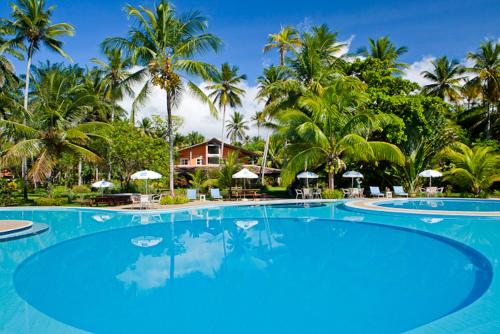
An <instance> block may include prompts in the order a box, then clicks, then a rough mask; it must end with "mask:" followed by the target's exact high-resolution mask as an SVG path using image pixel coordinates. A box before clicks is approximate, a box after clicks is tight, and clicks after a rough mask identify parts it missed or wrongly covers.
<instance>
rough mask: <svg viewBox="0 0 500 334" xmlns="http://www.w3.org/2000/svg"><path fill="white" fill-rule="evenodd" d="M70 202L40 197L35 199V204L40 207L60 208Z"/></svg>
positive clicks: (63, 199)
mask: <svg viewBox="0 0 500 334" xmlns="http://www.w3.org/2000/svg"><path fill="white" fill-rule="evenodd" d="M67 202H68V200H67V199H66V198H50V197H40V198H35V204H36V205H38V206H60V205H64V204H66V203H67Z"/></svg>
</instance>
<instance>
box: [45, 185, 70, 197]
mask: <svg viewBox="0 0 500 334" xmlns="http://www.w3.org/2000/svg"><path fill="white" fill-rule="evenodd" d="M49 195H50V197H52V198H63V197H69V196H70V194H69V190H68V188H66V187H65V186H55V187H53V188H52V189H50V193H49Z"/></svg>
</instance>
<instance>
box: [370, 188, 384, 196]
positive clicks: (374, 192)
mask: <svg viewBox="0 0 500 334" xmlns="http://www.w3.org/2000/svg"><path fill="white" fill-rule="evenodd" d="M370 196H371V197H384V196H385V195H384V193H382V192H380V189H379V187H370Z"/></svg>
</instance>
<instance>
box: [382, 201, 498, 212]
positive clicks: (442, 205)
mask: <svg viewBox="0 0 500 334" xmlns="http://www.w3.org/2000/svg"><path fill="white" fill-rule="evenodd" d="M377 205H378V206H382V207H386V208H399V209H412V210H441V211H475V212H481V211H483V212H485V211H488V212H492V211H497V212H500V200H475V199H443V198H425V199H407V200H406V199H403V200H397V201H387V202H381V203H377Z"/></svg>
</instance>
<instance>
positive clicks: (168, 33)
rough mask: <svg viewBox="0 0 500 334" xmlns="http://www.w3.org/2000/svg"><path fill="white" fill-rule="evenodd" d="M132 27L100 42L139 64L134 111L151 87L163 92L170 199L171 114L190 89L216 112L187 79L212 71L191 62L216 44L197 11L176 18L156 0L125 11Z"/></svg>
mask: <svg viewBox="0 0 500 334" xmlns="http://www.w3.org/2000/svg"><path fill="white" fill-rule="evenodd" d="M125 10H126V11H127V13H128V15H129V17H131V18H133V19H134V24H133V26H132V28H131V29H130V30H129V33H128V37H127V38H122V37H113V38H108V39H106V40H105V41H104V43H103V46H104V47H105V48H120V49H124V50H127V51H128V52H129V53H130V54H131V57H132V61H133V62H134V63H136V64H139V65H141V66H143V68H142V69H140V70H139V71H137V74H136V75H137V76H138V77H140V78H142V79H143V80H145V84H144V86H143V87H142V89H141V90H140V92H139V93H138V94H137V96H136V98H135V101H134V104H133V107H132V108H133V110H136V109H137V108H139V107H140V106H141V105H142V104H143V103H144V102H145V101H146V100H147V98H148V97H149V96H150V94H151V90H152V88H153V86H156V87H159V88H160V89H162V90H163V91H164V92H165V102H166V113H167V123H168V129H167V130H168V133H167V138H168V143H169V150H170V154H169V185H170V192H171V195H172V196H173V195H175V191H174V131H173V117H172V112H173V110H174V108H175V107H176V106H177V105H178V104H179V101H180V99H181V97H182V95H183V93H184V92H185V91H186V88H187V90H189V91H190V92H191V93H192V94H193V95H194V96H196V97H197V98H199V99H200V100H201V101H203V102H204V103H206V104H207V105H208V106H209V108H210V110H211V112H212V113H214V114H215V113H216V109H215V107H214V106H213V104H212V103H211V101H210V99H209V98H208V97H207V96H206V95H205V94H204V93H203V91H202V90H201V89H200V87H198V86H197V85H196V84H195V83H194V82H193V81H192V79H193V78H195V77H201V78H203V79H208V78H209V74H210V73H212V72H214V70H215V69H214V68H213V66H211V65H209V64H207V63H205V62H202V61H199V60H195V59H194V57H195V56H196V55H199V54H202V53H204V52H207V51H210V50H212V51H217V50H218V49H219V47H220V45H221V41H220V39H219V38H218V37H216V36H215V35H213V34H211V33H208V32H207V28H208V23H207V20H206V18H205V17H203V16H202V15H201V14H200V13H199V12H197V11H193V12H188V13H186V14H182V15H177V13H176V11H175V9H174V7H173V6H172V5H171V4H170V3H169V2H167V1H165V0H161V1H160V2H159V3H158V5H156V7H155V8H154V9H149V8H146V7H143V6H139V7H137V8H136V7H133V6H131V5H127V6H126V7H125Z"/></svg>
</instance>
